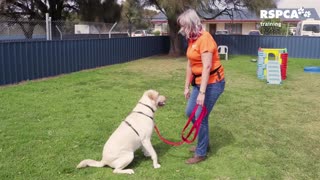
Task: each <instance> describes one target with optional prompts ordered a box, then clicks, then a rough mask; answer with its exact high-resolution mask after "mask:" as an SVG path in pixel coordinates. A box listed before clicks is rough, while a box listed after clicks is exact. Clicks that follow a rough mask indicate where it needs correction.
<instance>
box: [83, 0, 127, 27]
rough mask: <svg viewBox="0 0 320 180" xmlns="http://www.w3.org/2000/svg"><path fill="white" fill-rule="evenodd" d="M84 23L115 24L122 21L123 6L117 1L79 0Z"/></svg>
mask: <svg viewBox="0 0 320 180" xmlns="http://www.w3.org/2000/svg"><path fill="white" fill-rule="evenodd" d="M77 2H78V5H79V15H80V19H81V20H82V21H90V22H106V23H114V22H116V21H119V20H120V17H121V8H122V7H121V6H120V5H119V4H117V1H116V0H105V1H103V2H102V4H101V1H100V0H77Z"/></svg>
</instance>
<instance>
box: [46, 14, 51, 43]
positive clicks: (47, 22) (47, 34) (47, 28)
mask: <svg viewBox="0 0 320 180" xmlns="http://www.w3.org/2000/svg"><path fill="white" fill-rule="evenodd" d="M46 37H47V40H50V33H49V13H46Z"/></svg>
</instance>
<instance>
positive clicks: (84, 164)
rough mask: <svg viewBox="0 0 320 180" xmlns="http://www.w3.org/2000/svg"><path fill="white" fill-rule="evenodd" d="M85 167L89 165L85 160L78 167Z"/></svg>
mask: <svg viewBox="0 0 320 180" xmlns="http://www.w3.org/2000/svg"><path fill="white" fill-rule="evenodd" d="M84 167H87V164H86V163H85V162H84V161H81V162H80V163H79V164H78V166H77V169H80V168H84Z"/></svg>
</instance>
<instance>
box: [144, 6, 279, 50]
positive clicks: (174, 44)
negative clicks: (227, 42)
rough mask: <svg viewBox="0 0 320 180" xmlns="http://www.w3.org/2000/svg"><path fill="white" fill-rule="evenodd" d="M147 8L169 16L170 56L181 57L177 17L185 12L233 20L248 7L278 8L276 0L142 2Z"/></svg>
mask: <svg viewBox="0 0 320 180" xmlns="http://www.w3.org/2000/svg"><path fill="white" fill-rule="evenodd" d="M141 1H142V4H143V5H145V6H150V5H153V6H155V7H157V9H158V10H160V11H161V12H162V13H164V14H165V15H166V16H167V20H168V25H169V29H170V32H169V36H170V45H171V46H170V52H169V54H170V55H174V56H176V55H181V53H182V52H183V51H182V46H181V39H180V36H178V31H179V28H180V27H179V26H178V24H177V17H178V15H179V14H181V13H182V12H183V11H184V10H186V9H188V8H194V9H196V10H197V12H198V13H199V15H200V16H201V14H202V13H206V14H207V15H209V16H206V17H204V19H206V18H207V19H214V18H216V17H218V16H220V15H223V14H227V15H229V16H230V18H231V19H232V15H233V12H234V11H241V9H242V8H244V7H246V8H248V9H250V10H254V11H255V12H259V11H260V9H263V8H269V7H276V5H275V0H196V1H192V0H176V1H171V0H141Z"/></svg>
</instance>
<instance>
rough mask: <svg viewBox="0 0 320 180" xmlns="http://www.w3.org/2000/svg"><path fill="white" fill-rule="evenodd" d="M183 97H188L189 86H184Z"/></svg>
mask: <svg viewBox="0 0 320 180" xmlns="http://www.w3.org/2000/svg"><path fill="white" fill-rule="evenodd" d="M184 97H185V98H186V99H189V98H190V89H189V88H184Z"/></svg>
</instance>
